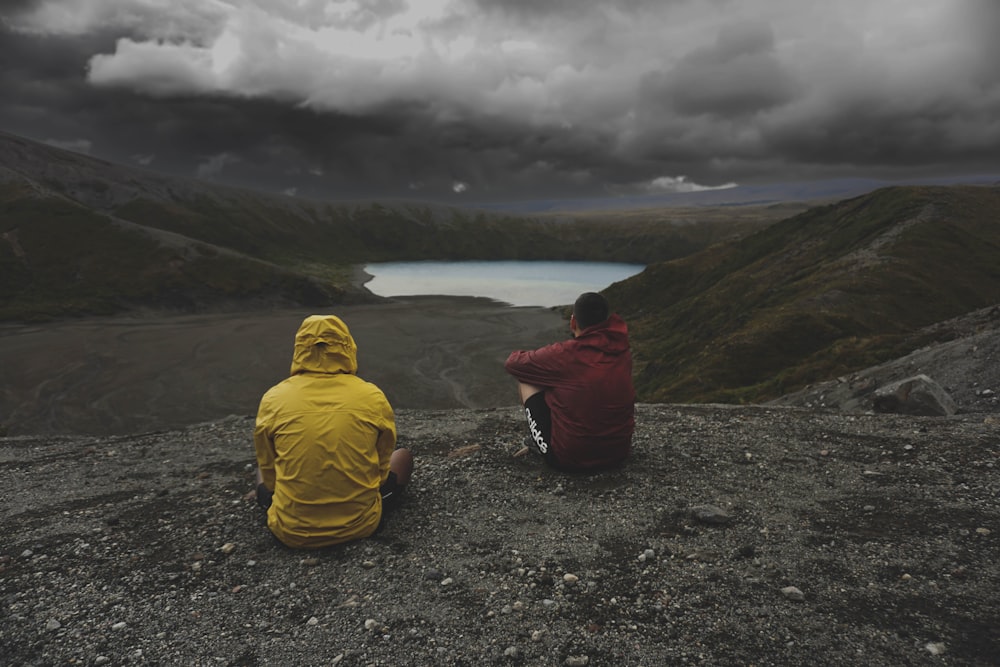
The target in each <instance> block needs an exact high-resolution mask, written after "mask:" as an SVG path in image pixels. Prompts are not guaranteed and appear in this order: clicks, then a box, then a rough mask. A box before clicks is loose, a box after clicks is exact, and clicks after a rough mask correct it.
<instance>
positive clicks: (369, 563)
mask: <svg viewBox="0 0 1000 667" xmlns="http://www.w3.org/2000/svg"><path fill="white" fill-rule="evenodd" d="M361 567H363V568H365V569H366V570H370V569H372V568H373V567H375V561H373V560H366V561H364V562H362V563H361Z"/></svg>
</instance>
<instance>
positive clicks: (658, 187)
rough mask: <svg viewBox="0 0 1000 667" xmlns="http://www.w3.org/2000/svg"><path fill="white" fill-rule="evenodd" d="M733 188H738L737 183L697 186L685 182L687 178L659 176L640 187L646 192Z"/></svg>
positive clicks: (687, 181)
mask: <svg viewBox="0 0 1000 667" xmlns="http://www.w3.org/2000/svg"><path fill="white" fill-rule="evenodd" d="M735 187H738V184H737V183H724V184H722V185H698V184H697V183H692V182H691V181H689V180H687V176H660V177H659V178H654V179H653V180H651V181H649V182H647V183H644V184H643V185H642V189H643V190H646V191H647V192H704V191H706V190H728V189H730V188H735Z"/></svg>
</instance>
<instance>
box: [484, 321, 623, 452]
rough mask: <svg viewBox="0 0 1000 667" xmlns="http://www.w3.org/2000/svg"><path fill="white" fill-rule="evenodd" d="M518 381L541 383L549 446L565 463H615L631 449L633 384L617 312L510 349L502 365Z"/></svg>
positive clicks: (621, 324) (621, 322) (539, 384)
mask: <svg viewBox="0 0 1000 667" xmlns="http://www.w3.org/2000/svg"><path fill="white" fill-rule="evenodd" d="M504 368H506V369H507V372H508V373H510V374H511V375H513V376H514V377H515V378H517V379H518V380H519V381H521V382H525V383H527V384H533V385H536V386H539V387H543V388H545V390H546V391H545V402H546V403H547V404H548V406H549V409H550V410H551V412H552V438H551V439H552V442H551V443H550V444H551V445H552V451H553V454H554V456H555V458H556V460H557V461H558V462H559V463H560V465H562V466H564V467H566V468H574V469H591V468H603V467H610V466H614V465H617V464H618V463H621V462H622V461H623V460H624V459H625V458H626V457H627V456H628V455H629V452H630V451H631V449H632V432H633V431H634V430H635V388H634V387H633V386H632V353H631V351H630V349H629V343H628V327H627V326H626V325H625V322H624V320H622V319H621V318H620V317H619V316H618V315H612V316H611V317H609V318H608V319H607V320H605V321H604V322H602V323H601V324H595V325H594V326H591V327H587V328H586V329H584V330H583V331H581V332H580V335H579V336H577V337H576V338H571V339H569V340H566V341H561V342H558V343H553V344H552V345H546V346H545V347H542V348H539V349H537V350H518V351H515V352H511V354H510V356H509V357H508V358H507V362H506V363H505V364H504Z"/></svg>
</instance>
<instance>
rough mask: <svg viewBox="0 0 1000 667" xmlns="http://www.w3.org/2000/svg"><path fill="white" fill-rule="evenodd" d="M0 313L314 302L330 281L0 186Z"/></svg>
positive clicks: (324, 298) (37, 315)
mask: <svg viewBox="0 0 1000 667" xmlns="http://www.w3.org/2000/svg"><path fill="white" fill-rule="evenodd" d="M0 220H3V221H4V222H6V223H8V225H9V224H10V222H11V221H16V226H9V227H5V229H3V230H0V231H3V232H9V231H12V230H14V229H16V236H14V237H8V238H7V239H5V240H4V241H0V321H2V320H8V319H20V320H39V319H50V318H52V317H61V316H66V315H78V314H111V313H115V312H120V311H122V310H125V309H128V308H131V307H137V306H150V307H161V308H178V309H184V310H193V309H197V308H198V307H199V306H203V305H206V304H218V303H220V302H222V301H241V300H246V299H257V300H261V301H267V302H270V303H273V302H276V301H279V302H281V301H283V302H287V303H293V302H298V303H323V302H328V301H330V300H331V299H336V298H338V297H342V296H343V294H342V292H340V291H339V290H337V289H336V288H335V287H333V286H330V285H322V284H318V283H317V281H315V280H312V279H311V278H309V277H307V276H303V275H299V274H296V273H295V272H293V271H289V270H287V269H283V268H281V267H278V266H274V265H268V264H266V263H264V262H260V261H256V260H254V259H252V258H248V257H241V256H239V255H237V254H233V253H225V252H219V251H218V249H215V248H213V247H211V246H208V245H205V244H198V243H185V244H180V245H177V244H163V243H160V242H158V241H157V240H156V239H154V238H153V237H152V236H150V235H149V234H147V233H144V232H143V231H141V228H140V229H139V230H137V229H134V228H132V229H130V228H128V227H124V226H122V225H119V224H115V222H114V221H113V220H112V219H111V218H109V217H108V216H106V215H102V214H98V213H95V212H93V211H91V210H89V209H87V208H85V207H82V206H80V205H78V204H76V203H74V202H71V201H69V200H67V199H64V198H61V197H55V196H39V195H38V194H35V193H31V192H27V191H25V190H24V189H23V188H18V187H12V186H10V185H9V184H8V185H6V186H0Z"/></svg>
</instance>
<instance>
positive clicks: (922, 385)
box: [872, 374, 958, 417]
mask: <svg viewBox="0 0 1000 667" xmlns="http://www.w3.org/2000/svg"><path fill="white" fill-rule="evenodd" d="M872 407H873V408H874V409H875V412H892V413H895V414H901V415H918V416H924V417H950V416H951V415H953V414H955V412H956V411H957V410H958V406H957V405H955V401H954V400H952V398H951V396H949V395H948V392H946V391H945V390H944V389H943V388H942V387H941V385H939V384H938V383H937V382H935V381H934V380H932V379H931V378H929V377H927V376H926V375H923V374H920V375H916V376H914V377H911V378H906V379H905V380H900V381H899V382H893V383H892V384H888V385H886V386H884V387H879V388H878V389H876V390H875V393H874V395H873V396H872Z"/></svg>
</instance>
